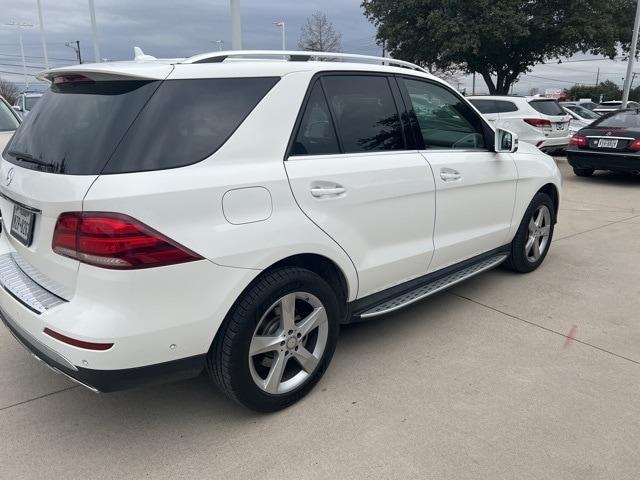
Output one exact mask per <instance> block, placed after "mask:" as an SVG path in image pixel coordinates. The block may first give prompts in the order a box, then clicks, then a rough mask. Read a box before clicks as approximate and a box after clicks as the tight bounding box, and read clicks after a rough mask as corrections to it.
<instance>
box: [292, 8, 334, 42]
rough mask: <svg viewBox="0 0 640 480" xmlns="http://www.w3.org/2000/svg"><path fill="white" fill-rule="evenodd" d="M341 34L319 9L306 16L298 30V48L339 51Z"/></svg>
mask: <svg viewBox="0 0 640 480" xmlns="http://www.w3.org/2000/svg"><path fill="white" fill-rule="evenodd" d="M341 39H342V34H341V33H340V32H337V31H336V30H335V28H333V23H331V22H330V21H329V19H328V18H327V16H326V15H325V14H324V13H322V12H321V11H317V12H315V13H314V14H313V15H311V16H310V17H308V18H307V23H305V24H304V25H303V27H302V30H301V32H300V38H299V40H298V48H300V50H307V51H312V52H339V51H340V50H341V48H342V45H341V44H340V41H341Z"/></svg>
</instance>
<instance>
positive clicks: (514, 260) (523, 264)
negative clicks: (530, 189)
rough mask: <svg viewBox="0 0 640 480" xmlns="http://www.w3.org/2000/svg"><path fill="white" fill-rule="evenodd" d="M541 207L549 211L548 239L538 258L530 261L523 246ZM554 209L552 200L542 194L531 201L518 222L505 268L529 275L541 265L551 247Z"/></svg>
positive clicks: (539, 193)
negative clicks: (530, 225) (531, 221)
mask: <svg viewBox="0 0 640 480" xmlns="http://www.w3.org/2000/svg"><path fill="white" fill-rule="evenodd" d="M541 206H546V207H547V208H548V210H549V214H550V225H549V237H548V241H547V244H546V246H545V248H544V250H543V251H542V252H541V255H540V257H539V258H538V259H537V260H535V261H531V260H530V259H529V258H528V257H527V252H526V249H525V245H526V243H527V241H528V239H529V222H530V220H531V218H532V216H533V214H534V212H537V211H538V209H539V208H540V207H541ZM555 216H556V208H555V205H554V204H553V200H551V197H549V195H547V194H546V193H543V192H538V193H536V194H535V196H534V197H533V200H531V203H530V204H529V207H528V208H527V211H526V212H525V214H524V216H523V217H522V220H521V221H520V226H519V227H518V231H517V232H516V235H515V237H514V238H513V241H512V242H511V253H510V255H509V258H508V260H507V262H506V266H507V267H508V268H510V269H511V270H513V271H515V272H519V273H529V272H532V271H534V270H535V269H536V268H538V267H539V266H540V264H542V262H543V261H544V259H545V257H546V256H547V253H548V252H549V248H550V246H551V240H552V239H553V230H554V227H555V221H556V218H555Z"/></svg>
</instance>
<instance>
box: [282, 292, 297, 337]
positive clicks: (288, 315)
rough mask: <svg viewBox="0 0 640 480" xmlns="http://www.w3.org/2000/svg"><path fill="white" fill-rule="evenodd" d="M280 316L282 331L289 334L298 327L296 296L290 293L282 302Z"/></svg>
mask: <svg viewBox="0 0 640 480" xmlns="http://www.w3.org/2000/svg"><path fill="white" fill-rule="evenodd" d="M280 315H281V319H282V329H283V330H284V331H285V332H287V331H288V330H293V329H294V328H295V326H296V294H295V293H290V294H289V295H285V296H284V297H282V299H281V300H280Z"/></svg>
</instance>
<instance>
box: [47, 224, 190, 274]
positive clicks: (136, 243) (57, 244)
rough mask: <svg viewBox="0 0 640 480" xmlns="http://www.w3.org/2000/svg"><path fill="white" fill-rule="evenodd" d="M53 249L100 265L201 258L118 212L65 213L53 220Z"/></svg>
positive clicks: (139, 265) (127, 266)
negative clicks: (54, 225) (55, 220)
mask: <svg viewBox="0 0 640 480" xmlns="http://www.w3.org/2000/svg"><path fill="white" fill-rule="evenodd" d="M51 248H52V249H53V251H54V252H56V253H58V254H60V255H64V256H66V257H71V258H75V259H77V260H79V261H80V262H83V263H88V264H90V265H95V266H97V267H102V268H112V269H120V270H128V269H137V268H150V267H160V266H164V265H173V264H176V263H184V262H191V261H193V260H201V259H202V257H201V256H199V255H198V254H196V253H194V252H192V251H191V250H189V249H187V248H185V247H183V246H182V245H180V244H178V243H176V242H174V241H173V240H171V239H169V238H167V237H165V236H164V235H162V234H160V233H158V232H156V231H155V230H153V229H152V228H150V227H148V226H146V225H145V224H143V223H141V222H139V221H137V220H136V219H134V218H131V217H129V216H127V215H122V214H119V213H105V212H84V213H82V212H67V213H62V214H61V215H60V216H59V217H58V221H57V222H56V228H55V230H54V232H53V241H52V244H51Z"/></svg>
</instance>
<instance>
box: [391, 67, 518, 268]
mask: <svg viewBox="0 0 640 480" xmlns="http://www.w3.org/2000/svg"><path fill="white" fill-rule="evenodd" d="M402 82H403V85H404V87H405V90H404V94H405V97H407V100H406V102H405V103H409V104H411V105H413V107H414V112H415V117H416V119H417V124H418V127H419V133H418V135H419V136H420V139H421V140H422V141H423V145H422V149H421V152H422V154H423V155H424V157H425V158H426V159H427V160H428V161H429V164H430V165H431V167H432V169H433V173H434V177H435V185H436V225H435V231H434V248H435V252H434V256H433V260H432V262H431V266H430V268H429V271H436V270H439V269H441V268H444V267H447V266H449V265H453V264H456V263H459V262H461V261H463V260H466V259H468V258H471V257H474V256H476V255H479V254H482V253H485V252H488V251H490V250H493V249H495V248H498V247H501V246H503V245H505V244H507V243H508V240H509V238H508V235H509V230H510V228H511V222H512V215H513V207H514V203H515V194H516V181H517V170H516V166H515V162H514V160H513V158H512V156H511V154H509V153H496V152H494V151H493V148H492V147H493V145H492V143H493V142H492V135H493V131H492V130H491V129H490V128H488V127H487V126H486V125H485V124H484V123H483V122H482V119H481V118H480V117H479V116H478V115H477V114H476V112H474V111H473V109H472V108H470V107H469V105H467V104H466V102H465V101H464V100H463V99H462V98H460V97H459V96H458V95H457V94H456V93H454V92H453V91H452V90H451V89H449V88H447V87H445V86H444V85H442V84H439V83H435V82H431V81H428V80H423V79H418V78H415V77H412V78H409V77H404V78H403V79H402ZM416 105H423V106H424V108H421V109H419V110H418V109H415V106H416ZM426 105H430V107H428V108H427V107H426Z"/></svg>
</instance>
